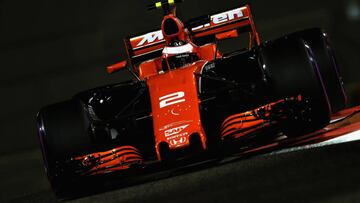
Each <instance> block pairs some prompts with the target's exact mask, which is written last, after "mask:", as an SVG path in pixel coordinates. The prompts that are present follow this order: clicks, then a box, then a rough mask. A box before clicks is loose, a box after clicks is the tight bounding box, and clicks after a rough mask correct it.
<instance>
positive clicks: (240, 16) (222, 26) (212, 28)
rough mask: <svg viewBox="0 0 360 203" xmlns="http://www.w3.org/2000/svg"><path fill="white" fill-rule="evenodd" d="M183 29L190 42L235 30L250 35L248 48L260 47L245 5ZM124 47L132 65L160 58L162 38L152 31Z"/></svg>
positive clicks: (205, 40) (249, 11) (206, 39)
mask: <svg viewBox="0 0 360 203" xmlns="http://www.w3.org/2000/svg"><path fill="white" fill-rule="evenodd" d="M185 27H186V28H187V29H188V31H189V35H190V38H191V39H192V40H193V41H194V42H198V41H201V42H211V41H215V40H216V39H219V38H218V36H220V35H221V34H224V33H227V32H231V33H234V31H235V32H236V34H238V33H243V32H248V33H249V34H250V42H249V46H250V47H252V46H253V44H256V45H259V44H260V39H259V36H258V33H257V32H256V29H255V24H254V21H253V18H252V14H251V10H250V7H249V5H245V6H242V7H239V8H235V9H231V10H228V11H224V12H220V13H216V14H211V15H206V16H202V17H198V18H195V19H192V20H189V21H188V22H187V23H185ZM125 46H126V49H127V52H128V57H129V59H130V63H131V64H136V63H138V62H142V61H145V60H149V59H152V58H156V57H159V56H161V53H162V50H163V48H164V47H165V39H164V36H163V34H162V31H161V30H155V31H152V32H148V33H145V34H142V35H140V36H135V37H130V38H127V39H125Z"/></svg>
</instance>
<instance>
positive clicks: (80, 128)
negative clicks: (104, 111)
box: [37, 100, 91, 197]
mask: <svg viewBox="0 0 360 203" xmlns="http://www.w3.org/2000/svg"><path fill="white" fill-rule="evenodd" d="M37 125H38V135H39V140H40V144H41V150H42V154H43V158H44V164H45V168H46V172H47V175H48V178H49V181H50V183H51V185H52V187H53V190H54V191H55V193H56V194H57V195H58V196H59V197H61V196H64V195H65V194H66V192H67V191H68V190H69V189H70V188H71V187H70V186H71V184H72V183H71V181H72V180H71V174H68V173H67V172H66V169H64V168H61V162H62V161H66V160H68V159H70V158H72V157H76V156H81V155H85V154H87V153H89V152H90V149H91V139H90V136H89V134H88V125H89V124H88V120H87V118H86V114H85V113H84V111H83V106H82V105H81V103H80V102H78V101H75V100H71V101H66V102H61V103H58V104H54V105H51V106H48V107H45V108H43V109H42V110H41V111H40V112H39V113H38V116H37Z"/></svg>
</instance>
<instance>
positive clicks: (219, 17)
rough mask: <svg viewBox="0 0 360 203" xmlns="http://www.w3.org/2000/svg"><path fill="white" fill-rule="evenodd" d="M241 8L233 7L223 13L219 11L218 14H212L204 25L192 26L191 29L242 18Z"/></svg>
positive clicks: (194, 29)
mask: <svg viewBox="0 0 360 203" xmlns="http://www.w3.org/2000/svg"><path fill="white" fill-rule="evenodd" d="M242 10H243V8H238V9H234V10H231V11H227V12H224V13H219V14H216V15H213V16H211V17H210V22H209V23H206V24H204V25H200V26H198V27H194V28H192V29H191V30H192V31H196V30H200V29H202V28H206V27H210V26H213V25H218V24H221V23H226V22H229V21H232V20H236V19H239V18H242V17H244V13H243V11H242Z"/></svg>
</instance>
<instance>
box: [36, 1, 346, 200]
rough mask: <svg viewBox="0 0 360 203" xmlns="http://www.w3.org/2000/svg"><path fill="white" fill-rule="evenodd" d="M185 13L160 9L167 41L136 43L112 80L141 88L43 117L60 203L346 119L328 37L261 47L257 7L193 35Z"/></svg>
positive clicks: (194, 27)
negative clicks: (105, 183) (102, 178)
mask: <svg viewBox="0 0 360 203" xmlns="http://www.w3.org/2000/svg"><path fill="white" fill-rule="evenodd" d="M179 2H180V1H178V0H168V1H162V2H157V3H155V4H153V5H151V6H149V9H156V8H160V9H162V10H163V12H164V17H163V20H162V24H161V30H155V31H151V32H148V33H146V34H141V35H138V36H134V37H129V38H127V39H125V40H124V41H125V47H126V49H127V54H128V59H127V60H126V61H122V62H120V63H117V64H115V65H112V66H109V67H108V68H107V71H108V72H109V73H114V72H117V71H120V70H127V71H130V73H132V76H133V77H134V79H133V80H131V81H128V82H122V83H118V84H112V85H107V86H104V87H99V88H95V89H91V90H87V91H84V92H81V93H79V94H76V95H75V96H74V97H73V98H72V99H71V100H69V101H65V102H61V103H57V104H53V105H50V106H47V107H44V108H43V109H41V110H40V112H39V113H38V116H37V129H38V134H39V139H40V143H41V150H42V153H43V157H44V165H45V168H46V172H47V175H48V177H49V180H50V182H51V184H52V187H53V189H54V190H55V192H56V193H57V194H58V195H59V196H64V195H65V194H66V192H68V191H69V190H71V189H70V188H72V186H74V185H73V183H74V182H75V180H76V181H77V180H80V179H81V178H83V177H92V176H99V175H104V174H109V173H111V174H115V173H121V174H122V177H130V176H136V177H140V176H141V175H142V174H145V173H146V174H149V172H147V171H157V170H160V168H161V167H164V166H167V167H176V166H179V165H182V164H184V163H193V162H196V161H195V160H199V159H200V160H201V158H202V157H207V158H208V157H218V158H219V157H221V156H226V155H227V154H231V153H234V152H237V153H238V152H240V153H241V150H244V149H245V148H246V149H249V148H251V146H254V145H257V146H259V145H260V146H261V145H264V144H266V143H267V142H268V141H269V140H274V139H279V136H281V138H282V139H287V138H291V137H296V136H299V135H302V134H304V133H308V132H311V131H314V130H317V129H320V128H323V127H324V126H326V125H327V124H328V123H329V120H330V115H331V114H332V113H335V112H337V111H339V110H341V109H343V108H344V106H345V103H346V94H345V92H344V88H343V82H342V79H341V77H340V76H339V69H338V66H337V63H336V60H335V57H334V52H333V49H332V47H331V45H330V43H329V38H328V35H327V33H326V32H324V31H322V30H321V29H319V28H312V29H307V30H303V31H299V32H296V33H292V34H288V35H286V36H284V37H281V38H279V39H276V40H273V41H266V42H261V41H260V38H259V35H258V33H257V31H256V28H255V24H254V21H253V18H252V14H251V11H250V7H249V5H245V6H241V7H238V8H235V9H230V10H228V11H224V12H219V13H217V14H211V15H207V16H203V17H199V18H195V19H192V20H189V21H188V22H186V23H183V22H182V21H181V20H180V19H179V18H177V17H176V4H177V3H179ZM241 37H243V38H246V39H247V40H248V42H247V43H246V48H241V46H240V45H239V46H238V48H237V50H234V51H231V52H226V51H224V50H221V48H220V43H221V42H223V41H226V40H234V39H239V38H241ZM241 39H242V38H241ZM199 157H200V158H199ZM184 160H187V161H186V162H184ZM189 160H192V161H189ZM155 165H156V167H155ZM157 167H159V168H157Z"/></svg>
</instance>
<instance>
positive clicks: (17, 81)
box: [0, 0, 360, 190]
mask: <svg viewBox="0 0 360 203" xmlns="http://www.w3.org/2000/svg"><path fill="white" fill-rule="evenodd" d="M151 2H152V1H140V0H138V1H130V0H126V1H124V0H97V1H94V0H72V1H59V0H31V1H25V0H0V108H1V110H0V115H1V116H0V135H1V142H0V161H1V162H2V163H0V164H1V165H0V166H1V167H3V170H5V168H4V167H10V166H9V165H7V162H11V163H13V164H15V165H16V169H12V170H15V171H16V170H20V169H23V168H24V167H25V166H24V165H22V162H23V159H25V157H28V156H29V157H30V160H31V159H34V160H36V161H39V160H40V159H39V156H40V153H39V150H38V141H37V138H36V128H35V127H36V126H35V117H36V113H37V111H38V110H39V109H40V108H41V107H42V106H44V105H47V104H51V103H55V102H58V101H61V100H65V99H69V98H71V97H72V95H74V94H75V93H77V92H79V91H81V90H85V89H89V88H92V87H96V86H100V85H104V84H108V83H113V82H117V81H121V80H123V79H124V78H126V76H124V75H121V74H116V75H112V76H109V75H107V74H106V71H105V67H106V66H107V65H110V64H112V63H115V62H117V61H120V60H121V59H123V58H125V50H124V46H123V43H122V39H123V38H124V37H126V36H128V35H133V34H136V33H139V32H144V31H148V30H153V29H157V28H159V27H160V22H161V12H157V11H152V12H147V11H146V9H145V6H146V5H147V4H149V3H151ZM247 2H248V3H250V4H251V6H252V11H253V15H254V19H255V22H256V25H257V30H258V32H259V33H260V37H261V39H262V40H263V41H264V40H271V39H274V38H276V37H279V36H281V35H283V34H285V33H288V32H293V31H297V30H301V29H304V28H308V27H322V28H325V29H326V30H327V31H328V32H329V34H330V37H331V39H332V42H333V45H334V47H335V50H336V53H337V56H338V60H339V63H340V65H341V68H342V73H343V77H344V81H345V86H346V89H347V91H348V93H349V101H350V104H349V105H355V104H358V103H360V96H359V95H360V88H359V85H358V84H359V81H360V77H359V76H360V51H359V47H360V0H343V1H326V0H318V1H314V0H302V1H286V0H271V1H260V0H252V1H235V0H221V1H219V0H216V1H215V0H196V1H194V0H193V1H190V0H186V1H185V3H183V4H182V5H181V10H182V12H181V13H182V15H183V19H184V20H186V19H190V18H193V17H196V16H200V15H204V14H208V13H213V12H217V11H220V10H226V9H229V8H233V7H236V6H239V5H241V4H244V3H247ZM36 163H37V164H39V165H40V162H36ZM25 168H26V167H25ZM39 170H41V167H40V166H39ZM34 172H35V173H40V172H37V168H36V170H34ZM41 173H42V171H41ZM6 174H8V173H5V174H4V173H2V175H4V176H6ZM29 174H30V175H31V173H29ZM18 183H21V181H20V182H18ZM18 183H12V184H13V187H14V188H15V187H16V184H18ZM3 184H4V182H3ZM5 184H6V183H5ZM9 184H10V183H9ZM10 185H11V184H10ZM0 186H1V185H0ZM8 190H11V187H10V188H8Z"/></svg>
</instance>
